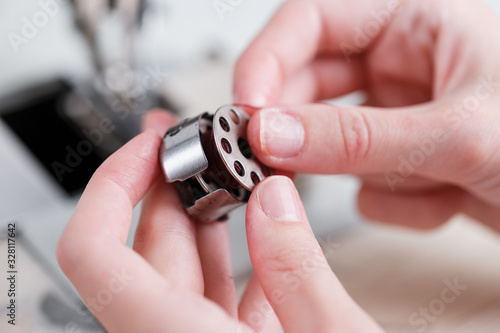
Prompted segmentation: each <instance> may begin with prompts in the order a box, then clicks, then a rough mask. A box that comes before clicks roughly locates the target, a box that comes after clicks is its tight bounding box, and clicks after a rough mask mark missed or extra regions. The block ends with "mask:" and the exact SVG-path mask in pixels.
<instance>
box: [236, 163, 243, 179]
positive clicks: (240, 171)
mask: <svg viewBox="0 0 500 333" xmlns="http://www.w3.org/2000/svg"><path fill="white" fill-rule="evenodd" d="M234 170H236V173H237V174H238V175H240V177H243V176H244V175H245V168H244V167H243V164H241V162H240V161H235V162H234Z"/></svg>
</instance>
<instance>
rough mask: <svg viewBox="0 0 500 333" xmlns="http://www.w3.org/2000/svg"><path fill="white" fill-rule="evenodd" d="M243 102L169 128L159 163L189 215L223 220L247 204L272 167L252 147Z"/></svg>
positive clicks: (205, 220)
mask: <svg viewBox="0 0 500 333" xmlns="http://www.w3.org/2000/svg"><path fill="white" fill-rule="evenodd" d="M246 108H248V107H245V106H234V105H227V106H223V107H221V108H219V109H218V110H217V112H216V113H215V114H214V115H210V114H209V113H207V112H205V113H203V114H201V115H199V116H197V117H194V118H189V119H186V120H184V121H182V122H181V123H179V124H177V125H176V126H174V127H172V128H170V129H169V130H168V131H167V133H166V134H165V136H164V138H163V144H162V146H161V149H160V161H161V165H162V169H163V173H164V175H165V179H166V181H167V182H169V183H174V184H175V186H176V187H177V190H178V191H179V194H180V196H181V199H182V202H183V204H184V207H185V209H186V211H187V213H188V214H189V215H190V216H191V217H193V218H195V219H196V220H198V221H200V222H213V221H223V220H225V219H226V217H227V213H229V212H230V211H231V210H233V209H234V208H236V207H238V206H240V205H242V204H244V203H246V202H247V201H248V199H249V197H250V193H251V191H252V190H253V189H254V187H255V185H257V184H258V183H259V182H260V181H261V180H263V179H264V178H265V177H267V176H269V175H270V174H271V172H272V171H271V170H270V169H269V168H268V167H266V166H265V165H263V164H262V163H260V162H259V161H258V160H257V159H256V157H255V156H254V155H253V153H252V151H251V150H250V146H249V145H248V141H247V125H248V121H249V119H250V117H249V116H248V114H247V113H246V112H245V109H246Z"/></svg>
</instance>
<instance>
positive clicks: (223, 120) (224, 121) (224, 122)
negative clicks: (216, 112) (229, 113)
mask: <svg viewBox="0 0 500 333" xmlns="http://www.w3.org/2000/svg"><path fill="white" fill-rule="evenodd" d="M219 124H220V127H222V129H223V130H224V131H226V132H229V130H230V129H231V127H229V123H228V121H227V119H226V118H224V117H220V118H219Z"/></svg>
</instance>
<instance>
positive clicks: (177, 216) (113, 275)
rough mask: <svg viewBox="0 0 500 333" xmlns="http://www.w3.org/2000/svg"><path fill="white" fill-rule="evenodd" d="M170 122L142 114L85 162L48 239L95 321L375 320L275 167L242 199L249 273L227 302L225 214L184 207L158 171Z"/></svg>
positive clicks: (118, 327) (325, 328) (245, 328)
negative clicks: (134, 223)
mask: <svg viewBox="0 0 500 333" xmlns="http://www.w3.org/2000/svg"><path fill="white" fill-rule="evenodd" d="M173 122H174V120H173V118H172V117H171V116H169V115H167V114H166V113H164V112H152V113H151V114H149V115H148V116H147V117H146V121H145V126H146V127H147V128H149V130H147V131H146V132H144V133H142V134H141V135H139V136H137V137H136V138H134V139H133V140H131V141H130V142H129V143H128V144H126V145H125V146H124V147H123V148H122V149H120V150H119V151H118V152H116V153H115V154H113V155H112V156H111V157H110V158H109V159H108V160H106V162H104V164H103V165H102V166H101V167H100V168H99V169H98V170H97V171H96V173H95V174H94V176H93V177H92V179H91V181H90V182H89V184H88V186H87V188H86V189H85V192H84V193H83V195H82V197H81V199H80V202H79V203H78V206H77V208H76V210H75V212H74V215H73V216H72V218H71V220H70V221H69V224H68V226H67V227H66V229H65V231H64V233H63V235H62V237H61V239H60V241H59V244H58V249H57V257H58V261H59V264H60V266H61V268H62V269H63V271H64V272H65V274H66V275H67V276H68V278H69V279H70V280H71V282H72V283H73V284H74V286H75V287H76V289H77V290H78V292H79V294H80V296H81V297H82V299H83V301H84V302H85V303H86V305H87V306H88V307H89V309H90V310H91V311H92V313H93V314H94V315H95V316H96V317H97V318H98V319H99V321H100V322H101V323H102V325H103V326H104V327H105V328H106V330H107V331H109V332H120V333H127V332H133V333H136V332H183V333H186V332H196V333H198V332H217V333H226V332H227V333H233V332H234V333H242V332H250V331H251V332H278V331H279V323H280V322H281V324H282V325H283V327H284V328H285V330H286V332H370V333H371V332H380V329H379V328H378V327H377V325H376V324H375V323H373V321H372V320H371V319H370V318H369V317H368V316H367V315H366V314H365V313H364V312H363V311H362V310H361V309H360V308H359V307H358V306H357V305H356V304H355V303H354V301H353V300H352V299H350V297H349V296H348V295H347V293H346V292H345V290H344V289H343V288H342V286H341V285H340V283H339V282H338V280H337V279H336V277H335V276H334V275H333V273H332V271H331V270H330V268H329V266H328V264H327V262H326V259H325V257H324V256H323V253H322V252H321V248H320V247H319V245H318V243H317V241H316V239H315V238H314V235H313V233H312V231H311V229H310V227H309V224H308V222H307V218H306V216H305V212H304V209H303V207H302V204H301V202H300V198H299V196H298V194H297V192H296V190H295V188H294V187H293V184H292V182H291V181H290V180H288V179H287V178H286V177H273V178H269V179H266V180H264V181H263V182H261V183H260V184H259V185H258V186H257V188H256V189H255V191H254V192H253V194H252V196H251V198H250V201H249V203H248V209H247V218H246V220H247V225H246V226H247V234H248V245H249V249H250V256H251V259H252V264H253V266H254V269H255V276H254V277H253V278H252V280H251V281H250V283H249V285H248V287H247V289H246V292H245V294H244V295H243V298H242V300H241V303H240V305H239V308H238V306H237V300H236V294H235V290H234V284H233V279H232V271H231V261H230V248H229V241H228V237H229V235H228V229H227V224H226V223H212V224H200V223H196V222H194V221H192V220H191V219H189V218H188V216H186V214H185V212H184V209H183V206H182V203H181V202H180V199H179V197H178V194H177V192H176V191H175V189H174V187H173V186H172V185H171V184H166V183H165V182H164V180H163V179H162V177H161V176H160V172H159V161H158V150H159V147H160V143H161V137H160V135H159V133H164V132H165V130H166V129H167V128H169V127H170V126H171V125H172V124H173ZM146 193H147V194H146ZM145 195H146V198H145V199H144V202H143V205H142V214H141V219H140V223H139V226H138V229H137V231H136V235H135V241H134V248H133V249H130V248H128V247H127V246H126V245H125V241H126V238H127V234H128V232H129V228H130V223H131V219H132V209H133V207H134V206H135V205H136V204H137V203H138V202H139V201H140V200H141V199H142V198H143V196H145ZM261 286H262V287H261ZM269 304H271V305H272V308H271V306H270V305H269ZM273 309H274V311H273ZM275 313H276V314H275ZM276 315H277V316H276ZM278 318H279V321H278Z"/></svg>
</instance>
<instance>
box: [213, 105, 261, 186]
mask: <svg viewBox="0 0 500 333" xmlns="http://www.w3.org/2000/svg"><path fill="white" fill-rule="evenodd" d="M249 119H250V117H249V116H248V114H247V113H246V112H245V111H244V110H243V109H242V108H239V107H235V106H232V105H231V106H223V107H221V108H220V109H219V110H217V112H216V113H215V115H214V120H213V133H214V140H215V144H216V147H217V151H218V152H219V154H220V156H221V158H222V161H223V162H224V164H225V165H226V167H227V169H228V170H229V172H230V173H231V174H232V175H233V177H234V178H235V179H236V180H237V181H238V182H239V183H240V184H241V185H242V186H243V187H244V188H246V189H247V190H249V191H252V190H253V189H254V187H255V185H257V184H258V183H259V182H260V181H261V180H263V179H264V178H265V177H266V175H265V173H264V171H263V169H262V167H261V164H260V163H259V162H258V161H257V159H256V158H255V156H254V155H253V153H252V151H251V150H250V147H249V145H248V141H247V126H248V121H249Z"/></svg>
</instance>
